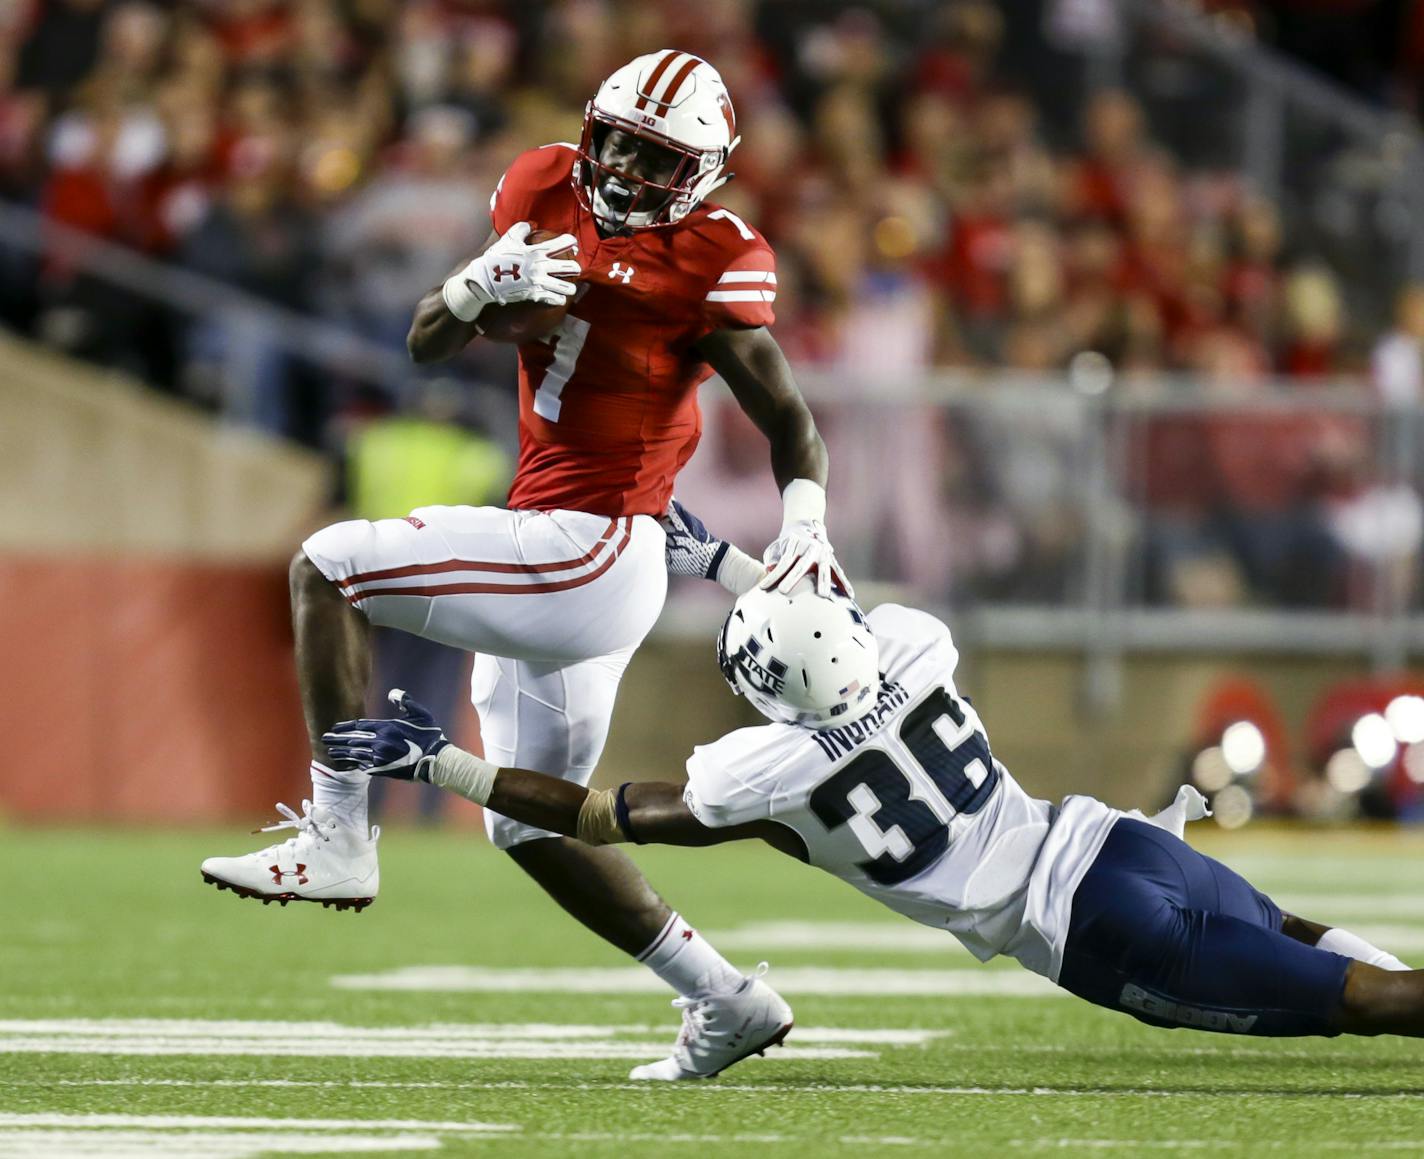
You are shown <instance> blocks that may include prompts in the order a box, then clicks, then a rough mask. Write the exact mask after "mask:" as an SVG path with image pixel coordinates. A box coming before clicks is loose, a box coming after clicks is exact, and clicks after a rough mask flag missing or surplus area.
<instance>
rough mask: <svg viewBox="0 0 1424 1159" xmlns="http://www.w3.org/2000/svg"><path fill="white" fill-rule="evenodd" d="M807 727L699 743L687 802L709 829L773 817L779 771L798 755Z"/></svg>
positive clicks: (751, 731)
mask: <svg viewBox="0 0 1424 1159" xmlns="http://www.w3.org/2000/svg"><path fill="white" fill-rule="evenodd" d="M805 732H806V730H805V729H801V728H796V727H795V726H793V725H789V724H768V725H762V726H761V727H760V728H742V729H738V730H737V731H736V732H733V733H728V734H727V735H726V736H724V737H723V738H722V739H721V740H719V741H717V742H715V743H714V744H710V745H698V746H697V747H696V748H695V749H693V750H692V755H691V756H690V757H688V758H687V788H686V789H685V790H683V795H682V797H683V800H684V801H685V802H686V803H687V807H688V808H689V809H691V810H692V813H693V816H695V817H696V818H697V819H698V820H699V821H701V822H702V823H703V824H704V825H706V826H707V827H708V828H709V829H725V828H726V827H727V826H729V825H743V824H745V823H746V822H748V821H765V820H768V819H770V818H771V817H772V816H773V814H774V812H775V809H776V802H777V785H778V769H779V768H780V766H781V764H782V762H783V760H784V759H785V758H786V757H787V756H788V755H791V754H794V753H795V751H796V750H797V748H798V747H799V745H800V743H801V740H802V738H803V737H804V736H805Z"/></svg>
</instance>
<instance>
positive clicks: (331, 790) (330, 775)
mask: <svg viewBox="0 0 1424 1159" xmlns="http://www.w3.org/2000/svg"><path fill="white" fill-rule="evenodd" d="M311 779H312V804H313V805H318V806H320V807H321V808H323V809H325V810H327V811H328V812H330V813H331V814H332V815H333V816H334V817H336V818H337V819H338V820H340V821H341V822H343V823H344V824H347V825H350V826H352V827H353V828H355V829H357V830H358V831H360V832H361V833H365V832H366V830H367V829H368V828H369V827H370V821H369V819H368V818H367V815H366V800H367V797H368V796H369V795H370V790H371V778H370V777H369V776H368V775H367V774H365V773H361V772H355V773H339V772H337V771H336V770H335V769H331V768H328V767H327V766H326V765H324V764H322V763H321V762H320V761H312V763H311Z"/></svg>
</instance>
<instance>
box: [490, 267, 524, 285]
mask: <svg viewBox="0 0 1424 1159" xmlns="http://www.w3.org/2000/svg"><path fill="white" fill-rule="evenodd" d="M506 275H508V276H509V277H511V278H517V277H519V263H518V262H511V263H510V264H509V268H508V269H505V268H504V267H503V266H495V268H494V280H495V281H496V282H502V281H504V279H505V276H506Z"/></svg>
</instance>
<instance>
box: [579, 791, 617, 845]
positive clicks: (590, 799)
mask: <svg viewBox="0 0 1424 1159" xmlns="http://www.w3.org/2000/svg"><path fill="white" fill-rule="evenodd" d="M615 797H616V794H615V793H614V791H613V790H612V789H590V790H589V791H588V796H587V797H585V798H584V799H583V804H582V805H580V806H579V815H578V824H577V825H576V826H575V829H574V836H575V837H577V838H578V839H579V840H580V841H582V842H583V843H584V844H585V845H614V844H616V843H617V842H619V841H622V840H623V832H622V830H621V829H620V828H619V827H618V806H617V802H616V800H615Z"/></svg>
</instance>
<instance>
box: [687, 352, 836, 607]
mask: <svg viewBox="0 0 1424 1159" xmlns="http://www.w3.org/2000/svg"><path fill="white" fill-rule="evenodd" d="M697 349H698V351H699V352H700V353H701V354H702V356H703V357H704V358H705V359H707V361H708V363H709V364H710V365H711V367H712V369H713V370H715V371H716V372H717V373H718V374H720V375H721V376H722V378H723V380H724V381H725V382H726V383H727V386H728V387H729V388H730V389H731V391H732V395H733V396H734V397H735V398H736V400H737V403H738V404H739V405H740V406H741V408H742V410H744V411H745V412H746V413H747V417H748V418H750V419H751V420H752V422H754V423H756V425H757V427H758V428H759V429H760V430H761V432H762V434H764V435H766V437H767V441H768V442H769V443H770V444H771V469H772V473H773V474H774V475H775V476H776V485H777V486H778V487H780V488H781V503H782V524H781V534H780V535H779V536H777V538H776V540H775V541H774V542H773V543H772V544H771V545H770V546H769V547H768V548H767V549H766V553H765V554H764V556H763V562H765V563H766V564H767V566H768V569H769V571H768V574H767V575H766V577H765V578H764V579H763V580H762V581H761V582H762V586H763V587H776V588H778V589H779V590H780V591H784V592H789V591H790V590H791V589H792V588H793V587H795V586H796V584H797V583H799V582H800V580H801V579H802V578H803V577H804V576H806V575H808V574H810V573H812V572H814V575H815V580H816V589H817V591H819V592H820V593H821V594H822V595H830V594H831V588H832V584H833V583H834V584H839V585H840V587H841V588H842V590H844V591H845V593H846V594H847V595H854V591H853V589H852V588H851V586H850V581H849V580H848V579H847V578H846V575H845V572H844V571H842V570H841V567H840V565H839V564H838V563H837V562H836V558H835V552H834V551H833V550H832V549H831V544H830V540H829V539H828V538H827V536H826V526H825V518H826V474H827V465H826V444H825V443H824V442H822V441H821V436H820V434H819V432H818V431H817V430H816V420H815V419H814V418H812V416H811V410H810V408H809V407H808V406H807V405H806V400H805V399H804V398H802V397H801V391H800V389H799V388H798V387H797V385H796V379H795V378H794V377H793V376H792V373H791V366H790V364H789V363H788V362H787V361H786V355H785V354H783V353H782V351H781V347H780V346H779V345H777V342H776V339H775V338H773V337H772V336H771V334H770V333H769V332H768V331H767V329H766V328H765V327H757V328H755V329H747V330H738V329H733V328H726V329H722V330H714V331H713V332H712V333H710V334H708V335H707V336H706V337H704V338H703V339H701V340H700V341H699V342H698V344H697Z"/></svg>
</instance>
